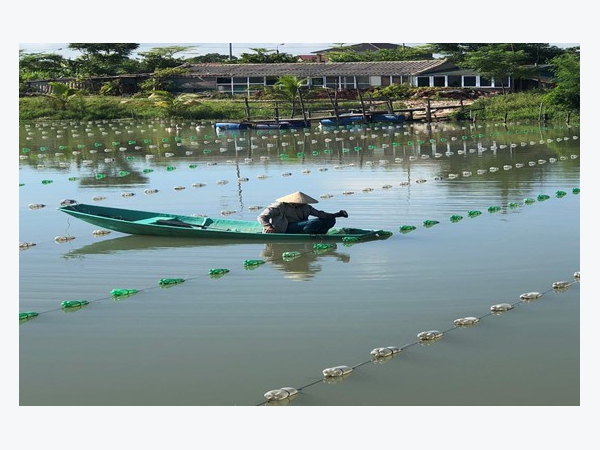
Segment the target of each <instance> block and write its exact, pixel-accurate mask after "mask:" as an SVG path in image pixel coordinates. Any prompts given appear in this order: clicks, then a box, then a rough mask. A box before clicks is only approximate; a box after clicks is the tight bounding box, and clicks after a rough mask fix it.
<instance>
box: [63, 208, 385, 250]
mask: <svg viewBox="0 0 600 450" xmlns="http://www.w3.org/2000/svg"><path fill="white" fill-rule="evenodd" d="M58 209H59V211H62V212H64V213H66V214H69V215H71V216H73V217H76V218H78V219H81V220H83V221H85V222H88V223H91V224H93V225H96V226H99V227H101V228H106V229H108V230H113V231H118V232H120V233H126V234H140V235H151V236H171V237H185V238H199V239H230V240H233V239H242V240H253V241H260V242H271V241H294V240H303V241H306V240H314V241H334V242H357V241H365V240H376V239H387V238H388V237H390V236H391V235H392V233H391V232H389V231H384V230H365V229H361V228H337V227H334V228H332V229H330V230H329V232H328V233H327V234H291V233H263V231H262V226H261V225H260V224H259V223H258V221H244V220H232V219H220V218H210V217H200V216H184V215H180V214H167V213H156V212H149V211H138V210H132V209H122V208H111V207H105V206H96V205H88V204H84V203H73V204H70V205H66V206H61V207H60V208H58Z"/></svg>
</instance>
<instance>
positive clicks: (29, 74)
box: [19, 50, 72, 81]
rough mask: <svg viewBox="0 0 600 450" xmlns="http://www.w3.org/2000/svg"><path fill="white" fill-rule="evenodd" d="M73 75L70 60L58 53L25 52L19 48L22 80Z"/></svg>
mask: <svg viewBox="0 0 600 450" xmlns="http://www.w3.org/2000/svg"><path fill="white" fill-rule="evenodd" d="M71 75H72V68H71V64H70V61H69V60H68V59H66V58H64V57H63V56H61V55H59V54H57V53H25V52H23V51H21V50H19V79H20V80H22V81H28V80H43V79H52V78H62V77H68V76H71Z"/></svg>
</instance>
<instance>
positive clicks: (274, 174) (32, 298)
mask: <svg viewBox="0 0 600 450" xmlns="http://www.w3.org/2000/svg"><path fill="white" fill-rule="evenodd" d="M579 133H580V130H579V126H578V125H577V124H575V125H572V126H564V125H560V126H558V125H557V126H545V127H540V126H539V124H537V123H517V124H511V125H508V126H504V125H502V124H477V125H474V124H464V123H461V124H459V123H437V124H433V125H426V124H402V125H392V126H375V125H373V126H370V127H363V128H348V127H345V128H331V129H320V128H318V127H313V128H311V129H305V130H282V131H279V130H277V131H266V130H264V131H262V132H260V131H248V132H227V133H216V132H215V130H214V129H213V128H212V127H211V126H210V124H202V123H178V124H174V123H170V122H165V121H158V120H157V121H119V122H111V121H101V122H85V123H79V122H48V123H40V124H30V125H25V124H24V125H21V126H20V138H19V141H20V142H19V155H20V158H21V159H20V160H19V241H20V243H21V244H27V243H28V244H30V245H29V246H28V247H27V248H24V249H20V251H19V311H20V312H37V313H38V314H39V315H37V316H36V317H33V318H31V319H29V320H26V321H20V325H19V330H18V333H19V404H20V405H22V406H36V405H39V406H50V405H55V406H126V405H128V406H129V405H131V406H234V405H237V406H254V405H260V406H262V405H266V406H287V407H288V408H294V407H298V406H577V405H580V403H581V397H580V387H581V386H580V328H581V327H580V304H579V299H580V284H579V280H578V278H577V275H578V274H579V271H580V195H579V189H580V158H579V155H580V146H579V144H580V140H579ZM298 190H300V191H303V192H305V193H307V194H309V195H311V196H313V197H315V198H318V199H319V203H318V204H317V205H315V206H316V207H317V208H319V209H323V210H325V211H331V212H333V211H338V210H339V209H345V210H347V211H348V213H349V218H347V219H338V225H344V226H352V227H358V228H374V229H383V230H388V231H391V232H393V235H392V236H391V237H390V238H388V239H386V240H379V241H371V242H362V243H358V244H353V245H345V244H344V243H339V244H336V246H335V248H334V249H331V250H329V251H325V252H315V251H314V249H313V247H312V244H299V243H290V244H286V243H277V244H271V245H268V244H264V243H244V242H242V243H233V242H213V241H210V242H201V241H193V240H188V239H175V238H159V237H147V236H125V235H123V234H120V233H117V232H111V233H110V234H106V235H102V236H96V235H94V234H93V232H94V231H95V230H97V229H98V227H95V226H93V225H90V224H87V223H85V222H82V221H80V220H77V219H75V218H72V217H70V216H67V215H66V214H64V213H61V212H60V211H57V207H58V206H59V205H60V202H61V201H62V200H64V199H74V200H76V201H78V202H81V203H93V204H96V203H97V204H100V205H106V206H114V207H122V208H129V209H140V210H149V211H156V212H167V213H179V214H187V215H194V214H199V215H206V216H210V217H223V216H225V217H228V218H232V219H243V220H255V219H256V216H257V214H258V212H260V209H262V208H263V207H264V206H266V205H267V204H269V203H271V202H272V201H274V199H275V198H277V197H280V196H283V195H285V194H287V193H290V192H294V191H298ZM35 205H37V207H36V206H35ZM426 221H432V223H433V225H432V226H426V225H425V224H426ZM406 225H408V226H414V227H415V229H414V230H413V231H410V232H406V233H403V232H401V231H400V230H401V227H402V226H406ZM57 237H67V238H69V239H68V240H66V241H65V242H57V241H56V240H55V238H57ZM33 244H35V245H33ZM286 251H298V252H300V253H301V256H300V257H299V258H297V259H295V260H293V261H285V260H284V259H283V258H282V257H281V255H282V253H283V252H286ZM248 259H264V260H265V261H266V263H265V264H263V265H261V266H259V267H258V268H256V269H255V270H248V269H245V268H244V266H243V262H244V261H245V260H248ZM212 268H228V269H229V270H230V272H229V273H227V274H226V275H225V276H223V277H221V278H218V279H215V278H211V277H209V276H208V272H209V270H210V269H212ZM161 278H184V279H185V282H183V283H181V284H178V285H176V286H172V287H169V288H162V287H160V286H159V285H158V280H159V279H161ZM563 281H564V282H566V286H565V287H564V288H563V289H555V288H553V283H556V282H563ZM117 288H128V289H136V290H138V293H137V294H135V295H132V296H129V297H126V298H120V299H114V298H112V297H111V295H110V292H111V290H113V289H117ZM536 292H537V293H538V294H539V296H537V298H532V299H522V298H521V296H522V295H523V294H527V293H536ZM66 300H86V301H88V302H89V304H88V305H87V306H84V307H83V308H81V309H76V310H72V311H66V310H63V309H62V308H61V302H63V301H66ZM505 303H507V304H509V305H511V306H512V309H510V310H508V311H506V312H504V313H495V312H492V306H494V305H499V304H505ZM464 317H475V318H476V319H478V322H477V323H476V324H474V325H472V326H468V327H458V326H455V323H454V321H455V320H456V319H459V318H464ZM432 330H437V331H439V332H440V334H441V336H440V337H439V338H438V339H435V340H432V341H423V342H421V341H420V338H419V337H418V336H417V335H418V334H419V333H421V332H424V331H432ZM388 346H390V347H396V348H397V349H398V350H400V351H399V352H398V353H394V354H393V355H392V356H390V357H387V358H379V359H374V357H373V355H372V354H371V352H372V351H373V350H375V349H376V348H381V347H388ZM339 366H347V369H346V370H347V371H349V373H348V374H346V375H343V376H332V377H325V376H324V373H323V372H324V371H325V370H326V369H330V368H335V367H339ZM284 387H292V388H294V389H296V390H297V391H298V394H297V395H293V396H292V397H288V398H286V399H284V400H281V401H269V402H267V401H266V398H265V396H264V395H265V394H266V393H267V392H268V391H272V390H279V389H281V388H284ZM279 393H280V394H281V395H285V394H282V393H281V392H279Z"/></svg>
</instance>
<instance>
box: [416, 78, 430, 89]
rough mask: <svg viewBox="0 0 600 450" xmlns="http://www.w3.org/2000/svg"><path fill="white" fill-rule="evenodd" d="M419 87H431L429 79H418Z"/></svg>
mask: <svg viewBox="0 0 600 450" xmlns="http://www.w3.org/2000/svg"><path fill="white" fill-rule="evenodd" d="M417 86H419V87H429V77H417Z"/></svg>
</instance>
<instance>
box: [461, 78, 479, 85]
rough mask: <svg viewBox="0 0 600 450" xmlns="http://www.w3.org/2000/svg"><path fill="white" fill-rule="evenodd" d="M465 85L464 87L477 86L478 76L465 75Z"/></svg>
mask: <svg viewBox="0 0 600 450" xmlns="http://www.w3.org/2000/svg"><path fill="white" fill-rule="evenodd" d="M463 86H464V87H476V86H477V77H473V76H465V77H463Z"/></svg>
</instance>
